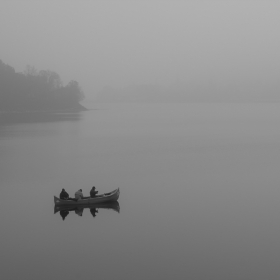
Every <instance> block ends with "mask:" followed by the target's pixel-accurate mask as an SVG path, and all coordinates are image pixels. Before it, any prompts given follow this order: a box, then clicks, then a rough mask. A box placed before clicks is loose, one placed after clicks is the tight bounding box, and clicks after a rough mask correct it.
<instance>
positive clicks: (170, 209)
mask: <svg viewBox="0 0 280 280" xmlns="http://www.w3.org/2000/svg"><path fill="white" fill-rule="evenodd" d="M93 109H94V110H90V111H87V112H82V113H79V114H62V115H60V114H55V115H48V114H45V115H36V116H31V115H30V114H27V115H22V116H20V117H19V116H17V117H16V119H15V118H14V117H7V116H6V117H5V118H4V117H3V116H1V121H0V159H1V160H0V178H1V197H2V199H1V204H0V210H1V211H0V222H1V229H0V233H1V241H0V245H1V253H0V256H1V265H0V266H1V275H2V277H3V279H13V280H17V279H29V280H33V279H34V280H35V279H42V280H49V279H61V280H64V279H65V280H66V279H67V280H72V279H93V278H94V279H120V280H126V279H136V280H138V279H139V280H140V279H141V280H142V279H215V280H219V279H221V280H222V279H234V280H239V279H246V280H247V279H252V280H253V279H254V280H258V279H260V280H261V279H262V280H263V279H278V278H279V276H280V269H279V253H280V243H279V234H280V223H279V220H280V218H279V213H280V204H279V202H278V201H279V197H280V190H279V183H280V177H279V167H280V157H279V148H280V130H279V123H280V113H279V112H280V106H279V105H276V104H251V105H248V104H247V105H240V104H239V105H238V104H211V105H210V104H208V105H202V104H200V105H199V104H153V105H151V104H142V105H132V104H123V105H116V104H115V105H112V104H111V105H110V104H98V105H97V104H95V105H94V106H93ZM93 185H95V186H96V188H97V190H98V191H99V192H100V193H102V192H108V191H111V190H113V189H115V188H118V187H119V188H120V191H121V195H120V199H119V213H118V211H115V209H110V208H109V209H106V208H100V209H98V212H97V213H96V215H95V217H94V215H93V214H92V213H91V212H90V210H89V209H84V210H83V211H82V215H80V214H81V213H79V212H78V213H76V212H77V211H70V212H69V214H68V215H67V216H66V218H65V220H63V219H62V217H61V215H60V213H59V212H57V213H56V214H54V202H53V195H58V194H59V192H60V191H61V189H62V188H65V189H66V190H67V191H68V192H69V194H70V195H71V196H73V195H74V193H75V191H76V190H78V189H80V188H82V189H83V192H84V194H85V195H87V194H88V193H89V191H90V189H91V187H92V186H93Z"/></svg>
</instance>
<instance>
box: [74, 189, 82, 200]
mask: <svg viewBox="0 0 280 280" xmlns="http://www.w3.org/2000/svg"><path fill="white" fill-rule="evenodd" d="M83 197H84V196H83V192H82V189H79V190H78V191H76V192H75V198H76V199H82V198H83Z"/></svg>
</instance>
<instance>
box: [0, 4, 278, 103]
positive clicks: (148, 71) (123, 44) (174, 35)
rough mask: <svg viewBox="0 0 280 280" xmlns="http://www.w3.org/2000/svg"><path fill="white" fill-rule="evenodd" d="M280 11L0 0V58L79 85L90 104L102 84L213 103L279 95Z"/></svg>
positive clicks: (270, 7) (264, 7) (261, 7)
mask: <svg viewBox="0 0 280 280" xmlns="http://www.w3.org/2000/svg"><path fill="white" fill-rule="evenodd" d="M279 8H280V3H279V2H278V1H250V0H248V1H214V0H213V1H69V0H68V1H63V0H61V1H2V2H1V11H2V13H1V17H0V34H1V57H0V59H2V60H3V62H4V63H6V64H9V65H11V66H12V67H14V68H15V70H16V71H17V72H22V71H24V69H25V67H26V65H32V66H34V67H35V68H37V69H39V70H42V69H49V70H52V71H55V72H57V73H58V74H59V75H60V76H61V78H62V80H63V82H64V84H67V83H68V82H69V81H70V80H72V79H74V80H77V81H78V82H79V84H80V85H81V87H82V88H83V90H84V92H85V95H86V98H87V99H92V100H94V99H95V98H96V97H97V96H98V94H100V92H102V91H103V90H104V88H106V87H111V88H115V89H119V88H127V87H130V86H133V85H154V86H157V87H162V88H165V89H166V88H167V89H168V88H170V87H171V86H172V85H173V86H175V89H176V90H177V86H176V85H178V88H180V87H182V85H187V86H189V85H193V84H194V85H197V84H199V85H200V84H203V87H202V88H206V89H208V94H209V92H210V93H211V94H212V95H213V96H214V97H215V93H216V92H215V90H216V89H218V90H219V91H221V90H222V89H227V90H226V91H225V92H224V93H223V94H224V95H228V96H229V97H230V96H231V95H235V94H236V92H238V94H241V93H242V94H243V95H245V97H246V98H247V94H248V97H250V96H252V95H253V96H254V94H255V92H256V94H257V95H265V94H266V92H264V91H268V92H270V95H271V96H274V97H275V96H276V99H277V94H278V92H279V89H280V84H279V78H278V64H279V51H278V49H279V45H280V39H279V36H278V33H279V16H278V11H279ZM209 85H210V86H209ZM236 88H237V89H236ZM240 88H241V89H240ZM204 92H205V90H200V94H204ZM170 94H172V93H170ZM230 98H231V97H230Z"/></svg>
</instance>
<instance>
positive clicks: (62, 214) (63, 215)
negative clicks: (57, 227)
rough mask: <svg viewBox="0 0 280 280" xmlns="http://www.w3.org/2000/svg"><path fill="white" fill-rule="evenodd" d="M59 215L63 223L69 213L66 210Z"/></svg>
mask: <svg viewBox="0 0 280 280" xmlns="http://www.w3.org/2000/svg"><path fill="white" fill-rule="evenodd" d="M59 213H60V216H61V217H62V220H63V221H64V220H65V218H66V217H67V216H68V214H69V211H67V210H60V211H59Z"/></svg>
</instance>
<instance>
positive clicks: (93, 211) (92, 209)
mask: <svg viewBox="0 0 280 280" xmlns="http://www.w3.org/2000/svg"><path fill="white" fill-rule="evenodd" d="M90 213H91V215H92V216H93V218H94V217H96V215H95V214H96V213H98V210H97V209H96V208H90Z"/></svg>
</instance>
